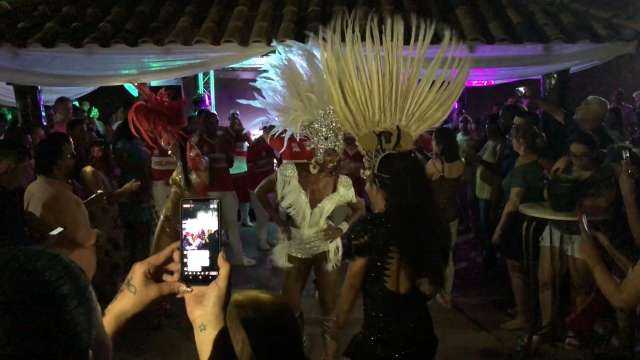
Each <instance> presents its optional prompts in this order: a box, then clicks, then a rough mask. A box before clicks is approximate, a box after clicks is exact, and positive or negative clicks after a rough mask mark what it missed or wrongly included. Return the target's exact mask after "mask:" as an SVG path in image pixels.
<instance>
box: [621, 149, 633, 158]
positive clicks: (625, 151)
mask: <svg viewBox="0 0 640 360" xmlns="http://www.w3.org/2000/svg"><path fill="white" fill-rule="evenodd" d="M630 158H631V153H630V152H629V149H622V160H625V161H627V160H629V159H630Z"/></svg>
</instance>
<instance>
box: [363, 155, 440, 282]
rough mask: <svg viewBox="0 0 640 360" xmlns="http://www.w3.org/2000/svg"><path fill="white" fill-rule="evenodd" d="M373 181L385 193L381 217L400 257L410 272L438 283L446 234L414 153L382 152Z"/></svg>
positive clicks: (424, 175)
mask: <svg viewBox="0 0 640 360" xmlns="http://www.w3.org/2000/svg"><path fill="white" fill-rule="evenodd" d="M374 182H375V184H376V185H378V186H379V187H380V188H381V189H382V191H384V193H385V194H386V207H385V212H384V215H385V219H386V220H387V221H388V224H389V225H390V231H391V236H392V237H393V238H395V239H397V245H398V252H399V255H400V260H401V261H402V262H403V263H404V264H405V265H406V266H407V267H408V268H409V269H410V271H411V272H412V273H413V274H425V275H426V276H427V278H429V280H430V281H431V282H432V283H433V284H434V285H437V286H442V284H443V281H444V278H443V274H444V268H445V266H446V262H447V259H448V256H449V246H450V234H449V230H448V227H447V225H446V224H445V222H444V221H443V220H442V219H441V218H440V216H439V214H438V212H437V210H436V205H435V200H434V196H433V190H432V188H431V185H430V182H429V181H428V179H427V175H426V172H425V170H424V167H423V166H422V163H421V162H420V160H419V159H418V156H417V155H416V154H415V153H414V152H412V151H410V152H396V153H389V154H386V155H384V156H383V157H382V158H381V159H380V160H379V162H378V165H377V167H376V169H375V172H374Z"/></svg>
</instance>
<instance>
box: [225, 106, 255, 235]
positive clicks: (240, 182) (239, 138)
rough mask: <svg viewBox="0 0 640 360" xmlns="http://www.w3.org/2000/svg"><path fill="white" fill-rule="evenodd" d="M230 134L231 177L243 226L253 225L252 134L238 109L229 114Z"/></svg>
mask: <svg viewBox="0 0 640 360" xmlns="http://www.w3.org/2000/svg"><path fill="white" fill-rule="evenodd" d="M228 130H229V135H230V136H231V140H232V142H233V155H234V164H233V167H232V168H231V170H230V172H231V179H232V180H233V186H234V188H235V190H236V195H238V201H239V202H240V220H241V221H240V222H241V223H242V226H246V227H252V226H253V224H252V223H251V220H250V219H249V210H250V208H251V202H250V201H251V200H250V196H249V187H248V184H247V181H248V179H247V175H248V174H247V171H248V170H247V145H251V142H252V140H251V135H250V134H249V132H248V131H246V130H245V128H244V126H243V125H242V120H240V113H239V112H238V111H237V110H234V111H232V112H231V113H230V114H229V128H228Z"/></svg>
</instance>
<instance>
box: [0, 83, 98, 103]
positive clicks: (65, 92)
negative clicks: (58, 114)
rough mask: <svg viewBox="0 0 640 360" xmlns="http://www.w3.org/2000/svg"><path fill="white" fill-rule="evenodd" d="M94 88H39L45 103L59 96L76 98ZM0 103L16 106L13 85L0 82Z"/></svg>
mask: <svg viewBox="0 0 640 360" xmlns="http://www.w3.org/2000/svg"><path fill="white" fill-rule="evenodd" d="M95 89H96V88H95V87H53V86H44V87H42V89H41V90H42V95H43V97H44V103H45V105H53V102H54V101H56V99H57V98H59V97H60V96H66V97H68V98H69V99H76V98H79V97H81V96H83V95H86V94H88V93H90V92H92V91H93V90H95ZM0 105H4V106H16V97H15V94H14V92H13V86H11V85H9V84H6V83H0Z"/></svg>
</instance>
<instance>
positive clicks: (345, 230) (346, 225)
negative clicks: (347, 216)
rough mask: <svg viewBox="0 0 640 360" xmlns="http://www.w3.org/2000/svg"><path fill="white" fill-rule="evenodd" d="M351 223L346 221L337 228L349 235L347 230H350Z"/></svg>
mask: <svg viewBox="0 0 640 360" xmlns="http://www.w3.org/2000/svg"><path fill="white" fill-rule="evenodd" d="M349 226H350V225H349V223H348V222H346V221H343V222H342V223H341V224H340V225H338V226H337V228H338V229H340V230H342V233H343V234H346V233H347V230H349Z"/></svg>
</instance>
